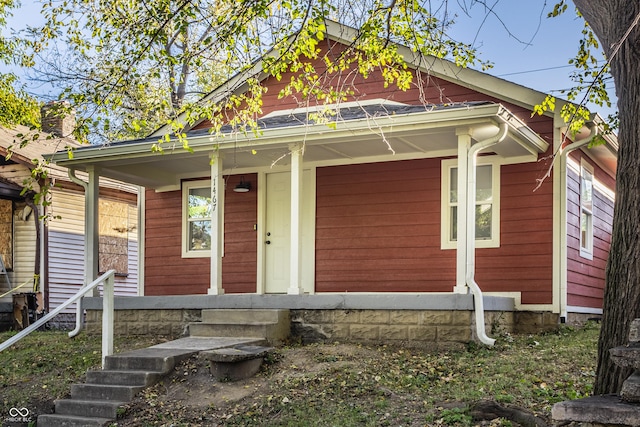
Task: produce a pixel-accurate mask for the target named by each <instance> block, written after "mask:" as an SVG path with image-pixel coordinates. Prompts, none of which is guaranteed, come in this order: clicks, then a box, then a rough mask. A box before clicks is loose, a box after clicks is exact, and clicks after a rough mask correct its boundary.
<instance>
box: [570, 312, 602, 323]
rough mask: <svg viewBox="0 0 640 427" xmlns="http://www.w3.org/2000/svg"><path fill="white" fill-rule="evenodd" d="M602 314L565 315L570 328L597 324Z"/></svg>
mask: <svg viewBox="0 0 640 427" xmlns="http://www.w3.org/2000/svg"><path fill="white" fill-rule="evenodd" d="M600 320H602V314H587V313H567V319H566V321H567V324H568V325H572V326H584V325H585V324H586V323H587V322H593V321H595V322H599V321H600Z"/></svg>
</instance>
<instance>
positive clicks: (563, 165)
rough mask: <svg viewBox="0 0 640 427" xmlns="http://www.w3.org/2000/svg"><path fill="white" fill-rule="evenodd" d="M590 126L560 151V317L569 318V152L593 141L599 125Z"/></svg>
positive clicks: (591, 123) (592, 124)
mask: <svg viewBox="0 0 640 427" xmlns="http://www.w3.org/2000/svg"><path fill="white" fill-rule="evenodd" d="M586 125H587V127H588V128H589V131H590V132H589V136H587V137H586V138H584V139H580V140H578V141H575V142H572V143H571V144H569V145H567V146H566V147H564V148H561V152H560V218H562V221H561V222H560V265H561V269H560V271H561V274H562V276H561V277H560V318H561V319H566V318H567V215H568V212H567V162H568V158H569V154H570V153H571V152H572V151H574V150H577V149H578V148H581V147H583V146H585V145H587V144H589V143H590V142H591V141H593V138H594V137H595V136H596V134H597V126H596V125H595V124H594V123H593V122H590V123H587V124H586Z"/></svg>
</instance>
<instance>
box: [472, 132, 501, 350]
mask: <svg viewBox="0 0 640 427" xmlns="http://www.w3.org/2000/svg"><path fill="white" fill-rule="evenodd" d="M508 129H509V128H508V126H507V124H506V123H501V124H500V129H499V130H498V133H497V134H496V135H494V136H493V137H491V138H489V139H485V140H484V141H481V142H477V143H476V144H474V145H472V146H471V148H470V149H469V152H468V153H467V156H468V157H467V176H468V178H467V235H466V239H467V268H466V274H465V276H466V283H467V286H468V287H469V289H470V290H471V293H472V294H473V301H474V306H475V314H476V334H477V335H478V339H479V340H480V341H481V342H482V343H483V344H486V345H493V344H494V343H495V342H496V340H494V339H493V338H489V337H488V336H487V333H486V331H485V325H484V303H483V301H482V291H481V290H480V287H479V286H478V284H477V283H476V280H475V274H476V272H475V268H476V265H475V263H476V160H477V155H478V153H479V152H480V151H481V150H483V149H485V148H487V147H490V146H492V145H495V144H498V143H500V142H502V141H503V140H504V138H505V137H506V136H507V131H508Z"/></svg>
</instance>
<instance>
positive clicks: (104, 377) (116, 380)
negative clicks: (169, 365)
mask: <svg viewBox="0 0 640 427" xmlns="http://www.w3.org/2000/svg"><path fill="white" fill-rule="evenodd" d="M162 376H163V374H162V372H150V371H133V370H123V371H114V370H110V371H99V370H89V371H87V384H105V385H128V386H143V387H148V386H150V385H153V384H155V383H157V382H158V381H159V380H160V378H162Z"/></svg>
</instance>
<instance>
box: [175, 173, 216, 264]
mask: <svg viewBox="0 0 640 427" xmlns="http://www.w3.org/2000/svg"><path fill="white" fill-rule="evenodd" d="M211 212H212V203H211V181H210V180H206V181H187V182H183V183H182V224H183V230H182V256H183V257H185V258H192V257H207V256H211V243H212V242H211Z"/></svg>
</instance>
